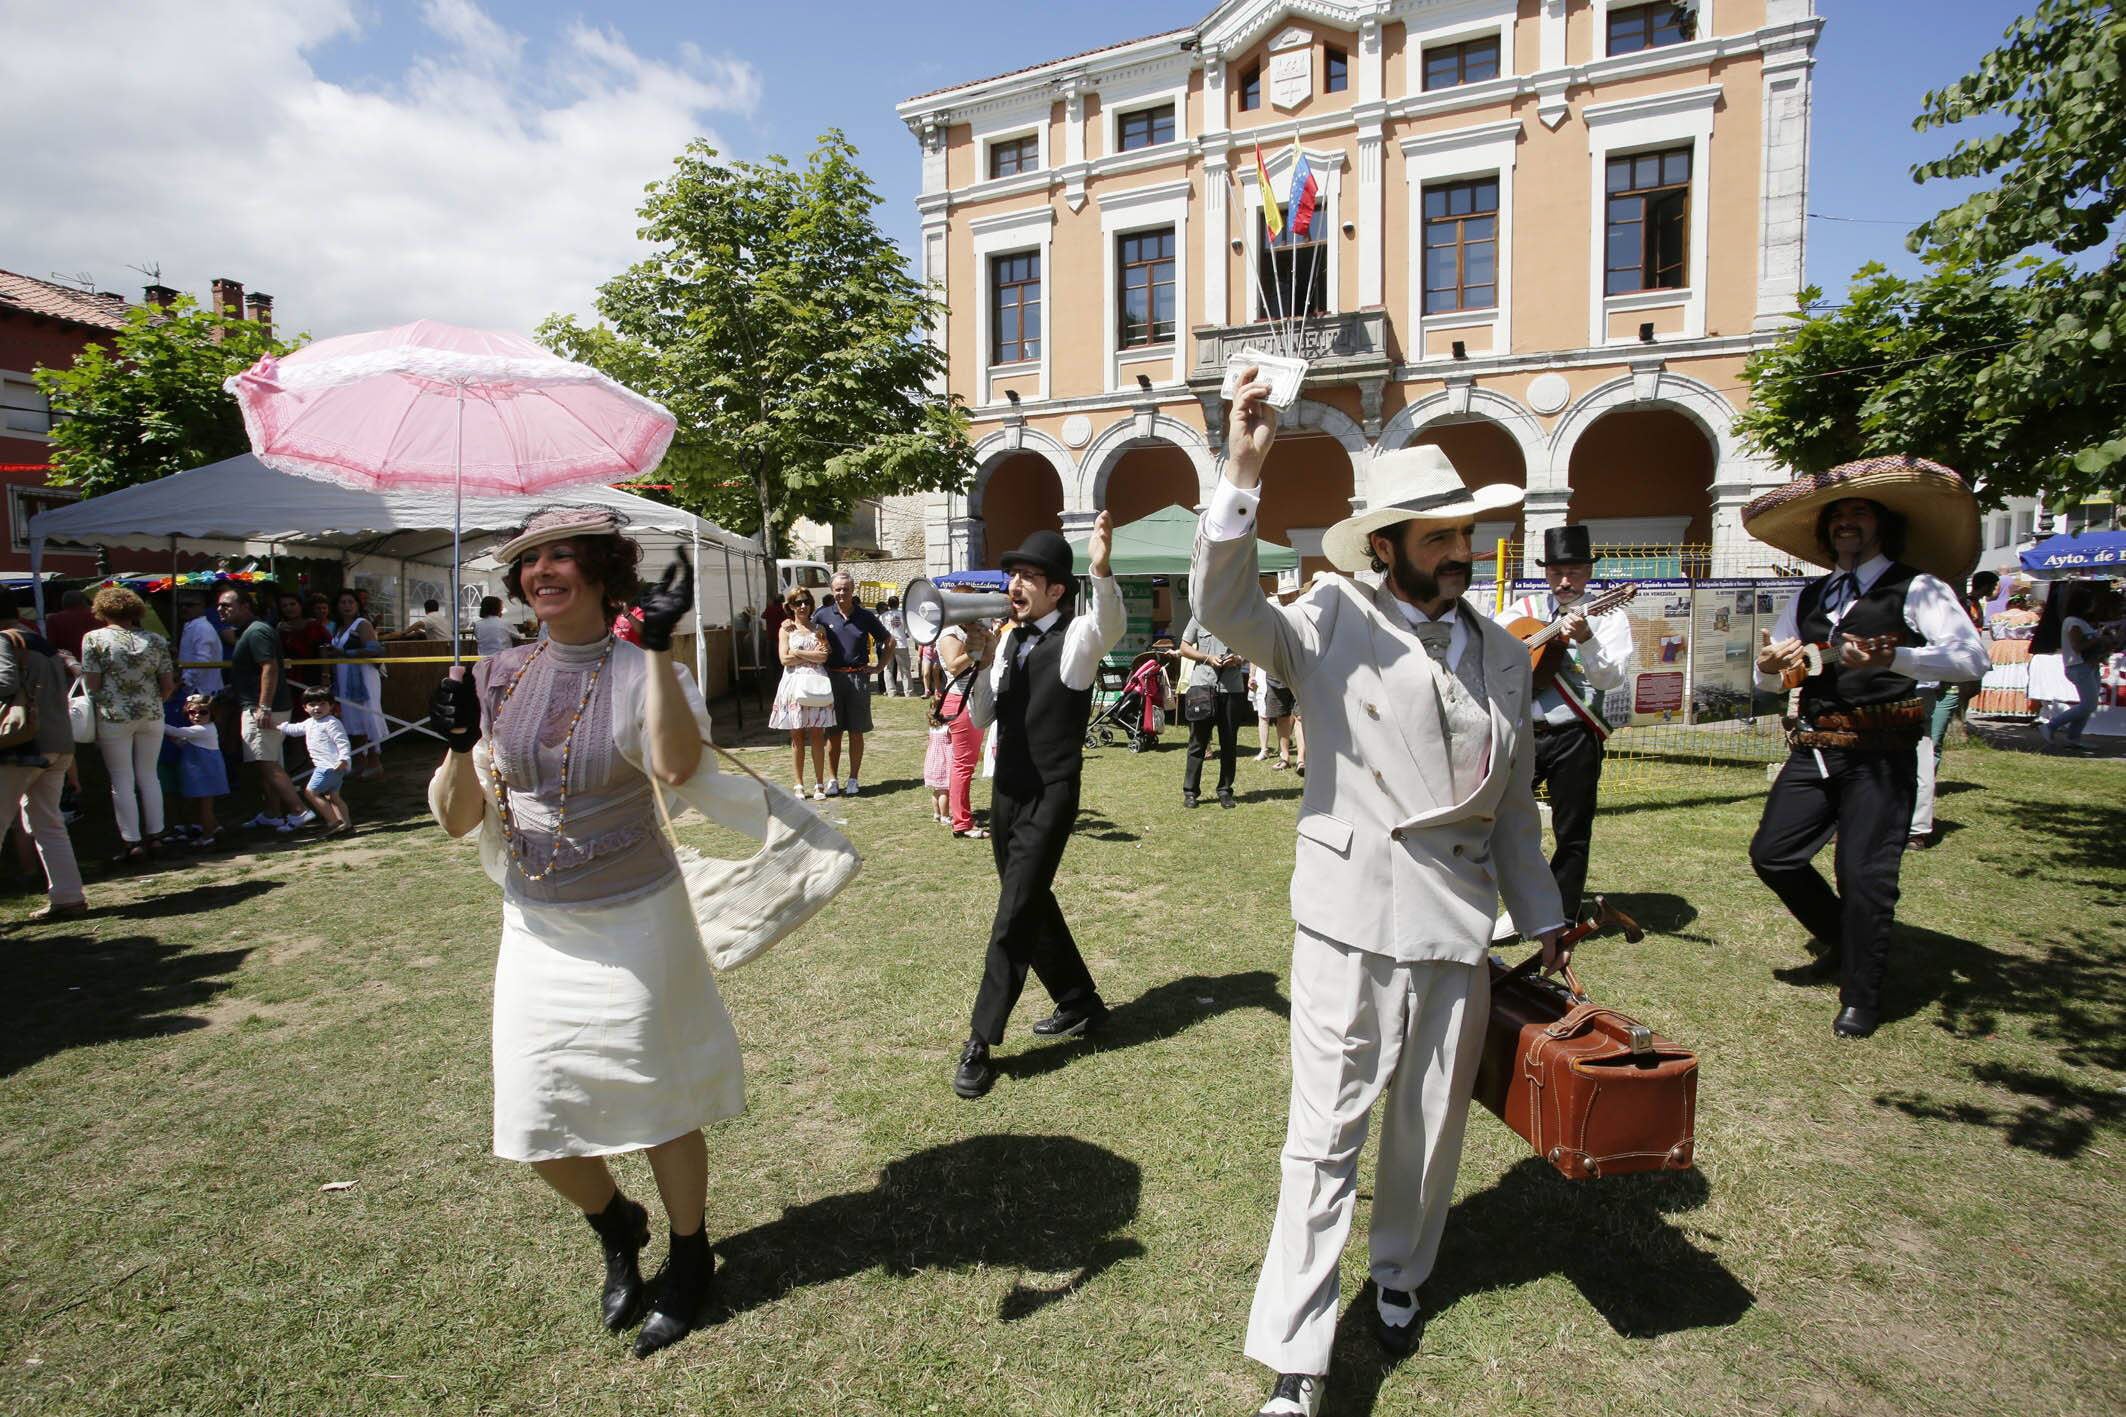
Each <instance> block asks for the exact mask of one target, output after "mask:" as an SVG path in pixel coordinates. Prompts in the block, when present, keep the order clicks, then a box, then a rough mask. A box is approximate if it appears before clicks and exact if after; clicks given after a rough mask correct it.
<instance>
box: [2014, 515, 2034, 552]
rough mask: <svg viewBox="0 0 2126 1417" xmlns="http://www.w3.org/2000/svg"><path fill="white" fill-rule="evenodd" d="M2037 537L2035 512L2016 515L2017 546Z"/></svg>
mask: <svg viewBox="0 0 2126 1417" xmlns="http://www.w3.org/2000/svg"><path fill="white" fill-rule="evenodd" d="M2035 535H2037V513H2036V512H2035V511H2028V512H2017V513H2016V514H2015V540H2016V544H2018V545H2020V544H2022V543H2023V542H2025V541H2028V540H2029V539H2030V538H2031V537H2033V536H2035Z"/></svg>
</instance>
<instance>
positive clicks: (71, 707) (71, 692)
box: [66, 678, 96, 743]
mask: <svg viewBox="0 0 2126 1417" xmlns="http://www.w3.org/2000/svg"><path fill="white" fill-rule="evenodd" d="M66 718H67V725H68V726H69V727H70V728H72V729H73V731H74V741H75V742H76V743H93V742H95V741H96V701H95V700H94V699H92V698H90V697H89V681H88V680H86V679H82V678H76V679H75V680H74V682H73V685H72V686H71V687H70V688H68V689H67V691H66Z"/></svg>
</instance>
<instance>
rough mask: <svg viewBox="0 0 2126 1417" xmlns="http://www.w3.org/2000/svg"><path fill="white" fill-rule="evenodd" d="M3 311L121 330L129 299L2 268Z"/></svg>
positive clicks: (0, 297)
mask: <svg viewBox="0 0 2126 1417" xmlns="http://www.w3.org/2000/svg"><path fill="white" fill-rule="evenodd" d="M0 310H19V311H21V312H23V313H24V314H29V315H42V316H44V317H45V318H47V319H51V320H65V321H67V322H68V323H70V324H75V325H87V326H88V327H89V328H91V329H97V330H121V329H124V328H125V312H126V298H125V297H124V296H123V295H113V294H112V293H110V292H109V291H87V290H76V289H74V288H73V287H72V286H69V285H54V284H53V283H52V282H51V281H48V280H38V279H37V278H36V277H35V276H25V275H17V274H15V273H14V272H13V271H0Z"/></svg>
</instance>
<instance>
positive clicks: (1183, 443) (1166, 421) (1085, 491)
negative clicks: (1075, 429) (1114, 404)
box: [1063, 409, 1218, 517]
mask: <svg viewBox="0 0 2126 1417" xmlns="http://www.w3.org/2000/svg"><path fill="white" fill-rule="evenodd" d="M1157 443H1170V444H1172V445H1173V446H1175V447H1177V448H1179V449H1181V450H1182V451H1183V452H1185V453H1187V454H1188V460H1189V462H1190V464H1191V465H1192V466H1193V467H1194V468H1195V469H1196V492H1197V495H1198V497H1199V498H1201V500H1203V501H1205V502H1208V501H1209V500H1210V498H1211V493H1212V492H1213V491H1215V490H1216V489H1217V486H1218V462H1217V459H1215V458H1213V457H1212V456H1211V449H1210V444H1209V443H1208V442H1206V441H1205V439H1204V436H1203V430H1201V429H1199V428H1195V427H1192V426H1191V425H1189V424H1186V423H1183V422H1182V421H1181V420H1180V419H1178V418H1175V417H1172V416H1171V415H1169V414H1165V413H1161V412H1157V411H1156V410H1152V409H1141V410H1139V411H1137V412H1136V413H1133V414H1131V415H1129V416H1128V417H1126V418H1119V419H1116V420H1115V421H1114V422H1113V423H1110V424H1108V425H1107V426H1106V427H1105V428H1103V429H1101V430H1100V431H1099V433H1097V434H1096V435H1094V437H1093V440H1092V441H1091V442H1090V443H1088V444H1086V445H1085V452H1084V454H1083V455H1082V456H1081V457H1080V458H1079V459H1078V475H1077V480H1076V481H1075V482H1066V483H1064V484H1063V510H1064V511H1065V512H1073V511H1075V512H1080V513H1083V514H1084V515H1086V516H1088V517H1091V516H1097V515H1098V514H1099V513H1100V512H1101V511H1102V510H1104V509H1105V508H1106V506H1107V483H1108V479H1109V478H1111V477H1112V476H1114V471H1115V465H1116V464H1117V463H1119V462H1121V461H1122V457H1123V455H1124V454H1125V453H1127V452H1129V451H1130V450H1131V449H1132V448H1146V447H1151V446H1152V445H1154V444H1157Z"/></svg>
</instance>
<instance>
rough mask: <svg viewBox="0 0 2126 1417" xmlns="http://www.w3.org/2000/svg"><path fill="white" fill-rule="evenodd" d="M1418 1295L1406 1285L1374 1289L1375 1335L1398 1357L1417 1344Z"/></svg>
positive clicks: (1407, 1352)
mask: <svg viewBox="0 0 2126 1417" xmlns="http://www.w3.org/2000/svg"><path fill="white" fill-rule="evenodd" d="M1417 1329H1418V1325H1417V1296H1416V1295H1415V1294H1412V1293H1411V1292H1409V1291H1408V1290H1407V1289H1376V1290H1375V1291H1374V1293H1373V1337H1374V1338H1376V1339H1377V1340H1379V1342H1380V1346H1381V1347H1382V1348H1385V1349H1387V1350H1388V1352H1390V1353H1392V1354H1394V1355H1395V1356H1396V1357H1398V1358H1403V1357H1407V1356H1408V1355H1409V1353H1410V1350H1411V1349H1413V1348H1415V1347H1417Z"/></svg>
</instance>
